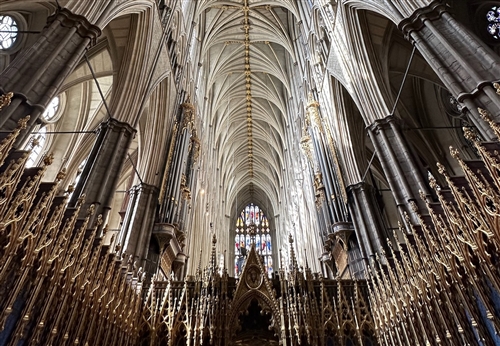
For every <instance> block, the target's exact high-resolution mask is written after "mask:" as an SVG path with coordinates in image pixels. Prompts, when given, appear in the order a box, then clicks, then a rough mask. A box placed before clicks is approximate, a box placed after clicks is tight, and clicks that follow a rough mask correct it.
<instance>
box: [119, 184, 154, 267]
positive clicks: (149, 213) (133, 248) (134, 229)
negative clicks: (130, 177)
mask: <svg viewBox="0 0 500 346" xmlns="http://www.w3.org/2000/svg"><path fill="white" fill-rule="evenodd" d="M130 194H131V195H130V200H129V204H128V206H127V212H126V213H125V218H124V221H123V225H122V229H121V231H120V238H119V239H118V244H120V245H121V247H122V249H123V251H124V252H125V253H126V254H127V256H129V255H132V256H133V257H134V259H135V260H137V263H139V266H143V267H144V261H145V259H146V257H147V250H148V249H149V243H150V241H151V235H152V232H153V225H154V222H155V215H156V210H157V207H158V188H157V187H156V186H153V185H149V184H145V183H141V184H139V185H135V186H133V187H132V189H131V191H130Z"/></svg>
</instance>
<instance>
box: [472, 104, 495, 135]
mask: <svg viewBox="0 0 500 346" xmlns="http://www.w3.org/2000/svg"><path fill="white" fill-rule="evenodd" d="M477 110H478V112H479V115H480V116H481V118H482V119H483V120H484V121H486V122H487V123H488V125H490V127H491V129H492V130H493V131H494V132H495V135H496V136H497V137H498V138H500V125H498V124H497V123H496V122H495V121H493V119H492V117H491V114H490V113H489V112H488V111H487V110H484V109H482V108H478V109H477Z"/></svg>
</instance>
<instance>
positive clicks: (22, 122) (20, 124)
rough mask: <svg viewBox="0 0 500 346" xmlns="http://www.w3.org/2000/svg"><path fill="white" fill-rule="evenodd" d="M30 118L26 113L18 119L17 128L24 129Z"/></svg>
mask: <svg viewBox="0 0 500 346" xmlns="http://www.w3.org/2000/svg"><path fill="white" fill-rule="evenodd" d="M30 118H31V116H29V115H27V116H25V117H24V118H22V119H20V120H19V121H18V122H17V126H18V127H19V129H21V130H24V129H25V128H26V126H27V125H28V121H30Z"/></svg>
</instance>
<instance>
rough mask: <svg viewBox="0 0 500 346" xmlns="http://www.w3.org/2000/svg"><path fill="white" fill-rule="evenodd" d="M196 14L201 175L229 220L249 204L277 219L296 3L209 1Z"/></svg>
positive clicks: (290, 90)
mask: <svg viewBox="0 0 500 346" xmlns="http://www.w3.org/2000/svg"><path fill="white" fill-rule="evenodd" d="M198 6H199V7H198V13H199V17H198V18H199V21H198V25H199V28H198V38H199V40H200V41H201V51H200V54H201V55H200V56H201V58H200V65H201V71H200V76H201V78H200V82H199V85H198V95H197V98H198V100H199V101H198V104H199V112H200V114H199V115H200V117H201V118H202V122H203V132H204V133H203V136H202V140H204V142H205V143H204V147H205V148H208V150H210V153H209V157H210V158H209V159H208V160H207V161H210V162H205V163H204V166H205V167H204V168H205V171H206V172H207V173H206V174H207V176H210V175H211V172H213V173H214V174H215V175H216V176H218V179H219V180H220V181H219V188H220V189H221V190H222V191H218V192H217V195H218V196H219V198H220V199H222V200H224V199H225V200H226V203H227V205H226V207H228V210H231V211H232V213H234V212H235V211H236V207H238V208H239V207H241V206H242V205H243V204H245V203H248V202H255V203H258V204H261V205H262V207H266V205H267V207H268V208H271V209H274V212H276V209H275V208H273V207H272V206H276V205H277V204H278V203H279V202H280V201H279V200H280V190H281V189H282V187H283V185H284V182H283V181H282V180H283V176H284V175H283V170H284V168H285V167H286V158H285V153H286V151H287V148H288V144H289V143H288V142H287V138H293V137H290V136H289V134H287V131H289V122H290V120H289V116H290V109H289V108H290V105H289V104H290V98H291V95H292V94H293V90H292V89H293V88H292V86H291V83H292V82H293V81H292V80H293V78H292V75H293V74H292V71H290V66H292V65H293V64H294V63H295V62H296V58H295V51H294V42H293V41H292V38H291V35H290V33H289V30H290V27H291V26H293V25H295V24H296V22H297V19H296V18H297V17H296V14H297V8H296V7H295V6H296V1H291V0H290V1H288V0H281V1H255V0H231V1H210V0H207V1H200V3H199V5H198ZM202 98H203V99H204V100H203V101H201V99H202ZM285 185H286V184H285ZM269 212H271V210H269ZM231 216H233V215H231Z"/></svg>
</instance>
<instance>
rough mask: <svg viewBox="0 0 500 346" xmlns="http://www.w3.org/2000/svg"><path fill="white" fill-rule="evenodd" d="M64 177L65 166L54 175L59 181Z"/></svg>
mask: <svg viewBox="0 0 500 346" xmlns="http://www.w3.org/2000/svg"><path fill="white" fill-rule="evenodd" d="M65 177H66V167H64V168H63V169H61V170H60V171H59V173H57V176H56V181H61V180H63V179H64V178H65Z"/></svg>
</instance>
